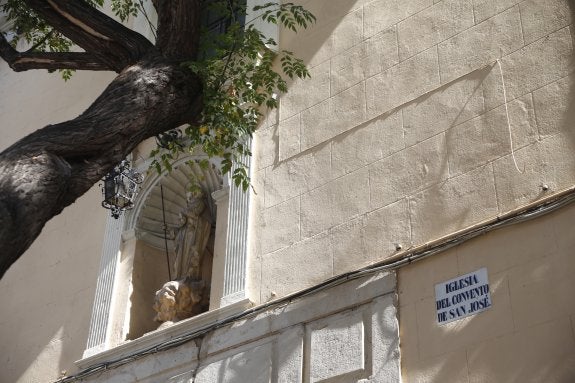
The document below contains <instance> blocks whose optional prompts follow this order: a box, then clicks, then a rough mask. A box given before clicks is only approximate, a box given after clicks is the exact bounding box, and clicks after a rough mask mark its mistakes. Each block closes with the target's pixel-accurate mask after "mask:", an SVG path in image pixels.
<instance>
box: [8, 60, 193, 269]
mask: <svg viewBox="0 0 575 383" xmlns="http://www.w3.org/2000/svg"><path fill="white" fill-rule="evenodd" d="M201 109H202V87H201V81H200V80H199V78H198V77H197V76H195V75H193V74H190V73H189V72H188V71H186V70H185V69H184V68H182V67H181V66H180V65H178V64H177V62H175V63H174V62H170V61H166V59H165V57H162V56H160V55H154V54H152V55H150V56H147V57H145V58H144V59H143V60H141V61H140V62H138V63H137V64H135V65H133V66H131V67H128V68H126V69H125V70H123V71H122V73H121V74H120V75H119V76H118V77H117V78H116V79H115V80H114V81H113V82H112V83H111V84H110V85H109V86H108V87H107V88H106V89H105V90H104V92H103V93H102V95H101V96H100V97H98V98H97V99H96V101H94V103H93V104H92V105H91V106H90V107H89V108H88V109H87V110H86V111H85V112H84V113H82V114H81V115H80V116H78V117H77V118H75V119H73V120H71V121H67V122H63V123H59V124H55V125H49V126H46V127H45V128H43V129H40V130H37V131H36V132H34V133H32V134H30V135H28V136H26V137H24V138H23V139H21V140H20V141H18V142H17V143H15V144H14V145H12V146H10V147H9V148H7V149H6V150H5V151H4V152H2V153H1V154H0V243H1V244H2V245H3V247H2V252H1V256H0V277H1V276H2V275H3V274H4V272H5V271H6V270H7V269H8V267H9V266H10V265H11V264H12V263H13V262H14V261H15V260H16V259H18V257H19V256H20V255H21V254H22V253H23V252H24V251H25V250H26V249H27V248H28V247H29V246H30V244H31V243H32V242H33V241H34V239H35V238H36V237H37V236H38V235H39V233H40V231H41V230H42V227H43V226H44V224H45V223H46V222H47V221H48V220H50V219H51V218H52V217H53V216H55V215H57V214H59V213H60V212H61V211H62V209H64V208H65V207H66V206H68V205H70V204H71V203H73V202H74V201H75V200H76V199H77V198H78V197H80V196H81V195H82V194H84V193H85V192H86V191H87V190H88V189H89V188H90V187H92V186H93V185H94V183H96V182H98V180H100V179H101V178H102V177H103V176H104V175H105V174H106V173H108V172H109V171H110V170H111V169H112V168H113V167H114V166H115V165H116V164H117V163H118V162H120V161H121V160H122V159H124V158H125V157H126V156H127V155H128V154H129V153H130V152H131V151H132V150H133V149H134V148H135V147H136V145H138V144H139V143H140V142H141V141H142V140H144V139H146V138H148V137H151V136H154V135H156V134H158V133H161V132H163V131H166V130H169V129H173V128H175V127H177V126H179V125H181V124H183V123H185V122H192V123H193V122H194V119H196V118H198V116H199V115H200V111H201Z"/></svg>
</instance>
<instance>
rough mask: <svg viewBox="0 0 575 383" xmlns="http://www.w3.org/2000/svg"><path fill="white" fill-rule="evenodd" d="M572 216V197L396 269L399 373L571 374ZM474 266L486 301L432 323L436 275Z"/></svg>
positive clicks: (541, 377) (550, 377) (451, 377)
mask: <svg viewBox="0 0 575 383" xmlns="http://www.w3.org/2000/svg"><path fill="white" fill-rule="evenodd" d="M574 217H575V206H574V205H571V206H568V207H566V208H563V209H561V210H558V211H556V212H554V213H552V214H549V215H546V216H543V217H540V218H538V219H536V220H533V221H528V222H524V223H520V224H516V225H512V226H509V227H506V228H503V229H500V230H496V231H493V232H489V233H486V234H485V235H483V236H481V237H477V238H475V239H473V240H471V241H469V242H466V243H463V244H461V245H459V246H457V247H455V248H452V249H449V250H448V251H445V252H444V253H442V254H438V255H437V256H434V257H430V258H427V259H425V260H422V261H421V263H420V264H418V263H416V264H413V265H410V266H408V267H406V268H405V269H403V270H402V271H401V273H400V301H402V297H403V298H405V299H404V300H403V301H404V302H405V303H404V305H403V306H402V308H401V312H402V317H401V321H402V325H401V342H402V345H401V346H402V353H403V358H402V369H403V376H404V381H406V382H408V383H410V382H417V381H425V382H445V381H458V382H459V381H461V382H468V381H470V382H471V381H482V382H510V383H524V382H572V381H573V379H574V378H575V367H574V366H575V338H574V337H573V330H572V327H573V323H572V318H573V313H574V312H575V305H574V302H573V299H572V297H573V294H574V293H575V282H574V281H573V278H572V277H571V276H572V274H573V272H574V270H575V262H574V261H573V257H572V249H573V246H574V245H575V242H574V240H573V237H572V235H570V234H571V233H570V232H571V229H570V228H571V225H569V222H570V221H572V220H573V219H574ZM481 267H487V269H488V279H489V286H490V293H491V301H492V307H490V308H489V309H488V310H486V311H484V312H481V313H478V314H476V315H473V316H469V317H466V318H462V319H459V320H457V321H453V322H450V323H446V324H443V325H438V324H437V319H436V307H435V292H434V284H435V283H441V282H444V281H446V280H449V279H451V278H453V277H456V276H457V275H463V274H465V273H468V272H472V271H474V270H477V269H478V268H481ZM447 269H449V270H447ZM422 280H423V281H422ZM418 283H419V284H418ZM415 285H417V287H420V288H418V289H414V286H415ZM415 290H417V291H415Z"/></svg>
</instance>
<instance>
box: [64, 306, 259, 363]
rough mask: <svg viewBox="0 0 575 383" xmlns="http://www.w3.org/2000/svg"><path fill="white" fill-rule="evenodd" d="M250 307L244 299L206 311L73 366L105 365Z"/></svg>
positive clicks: (84, 359)
mask: <svg viewBox="0 0 575 383" xmlns="http://www.w3.org/2000/svg"><path fill="white" fill-rule="evenodd" d="M252 306H253V303H252V302H251V301H250V300H249V299H247V298H246V299H243V300H241V301H238V302H235V303H233V304H231V305H229V306H226V307H223V308H220V309H217V310H213V311H208V312H205V313H202V314H199V315H196V316H195V317H193V318H189V319H186V320H183V321H181V322H177V323H174V324H173V325H171V326H169V327H166V328H163V329H159V330H156V331H152V332H149V333H146V334H144V335H142V336H141V337H139V338H137V339H134V340H131V341H126V342H125V343H123V344H121V345H119V346H117V347H114V348H112V349H109V350H104V351H99V350H94V351H95V352H96V353H95V354H94V355H91V356H89V357H86V358H83V359H80V360H78V361H76V362H75V364H76V366H78V368H79V369H85V368H88V367H90V366H93V365H96V364H99V363H105V362H109V361H111V360H115V359H119V358H121V357H123V356H126V355H130V354H134V353H136V352H138V351H142V350H144V349H147V348H150V347H153V346H156V345H158V344H160V343H162V342H165V341H168V340H171V339H174V338H177V337H179V336H182V335H185V334H189V333H193V332H195V331H197V330H200V329H202V328H204V327H206V326H209V325H211V324H213V323H215V322H216V321H218V320H220V319H223V318H227V317H229V316H231V315H233V314H237V313H240V312H242V311H244V310H246V309H248V308H250V307H252Z"/></svg>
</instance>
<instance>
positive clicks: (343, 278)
mask: <svg viewBox="0 0 575 383" xmlns="http://www.w3.org/2000/svg"><path fill="white" fill-rule="evenodd" d="M573 202H575V186H573V187H571V188H570V189H567V190H564V191H563V192H561V193H557V194H555V195H553V196H550V197H548V198H546V199H545V200H540V201H538V202H537V203H534V204H532V205H529V206H527V207H525V208H523V209H521V210H517V211H513V212H511V213H508V214H506V215H503V216H500V217H497V218H494V219H492V220H491V221H488V222H487V223H484V224H481V225H479V226H477V227H472V228H471V229H467V230H465V231H462V232H459V233H456V235H454V236H452V237H447V238H445V239H443V240H441V241H438V242H437V243H433V244H425V245H422V246H419V247H417V248H413V249H410V250H406V251H405V252H404V253H402V254H398V255H396V256H393V257H390V258H388V259H386V260H384V261H382V262H379V263H376V264H374V265H370V266H367V267H364V268H362V269H359V270H356V271H351V272H348V273H345V274H340V275H337V276H335V277H332V278H329V279H327V280H326V281H324V282H322V283H320V284H319V285H315V286H312V287H309V288H307V289H304V290H301V291H298V292H295V293H293V294H290V295H288V296H285V297H283V298H280V299H278V300H275V301H271V302H268V303H265V304H262V305H260V306H257V307H253V308H250V309H248V310H245V311H243V312H241V313H238V314H235V315H231V316H229V317H227V318H224V319H221V320H219V321H217V322H215V323H213V324H210V325H207V326H205V327H202V328H199V329H197V330H195V331H193V332H190V333H188V334H184V335H181V336H178V337H175V338H173V339H170V340H167V341H164V342H160V343H158V344H157V345H155V346H151V347H148V348H145V349H143V350H140V351H137V352H134V353H132V354H128V355H125V356H123V357H120V358H118V359H115V360H111V361H108V362H104V363H99V364H96V365H94V366H91V367H88V368H86V369H84V370H82V371H80V372H79V373H77V374H75V375H71V376H68V377H64V378H62V379H60V380H57V381H56V382H57V383H69V382H76V381H78V380H80V379H83V378H85V377H87V376H90V375H93V374H96V373H99V372H104V371H106V370H108V369H111V368H116V367H119V366H122V365H124V364H127V363H129V362H132V361H134V360H137V359H140V358H143V357H145V356H147V355H152V354H155V353H158V352H161V351H165V350H169V349H172V348H174V347H178V346H181V345H182V344H185V343H187V342H190V341H192V340H194V339H197V338H199V337H201V336H203V335H205V334H207V333H209V332H211V331H214V330H216V329H218V328H221V327H224V326H227V325H230V324H232V323H233V322H236V321H238V320H245V319H246V318H249V317H252V316H255V315H257V314H260V313H262V312H264V311H266V310H269V309H272V308H276V307H279V306H285V305H287V304H289V303H291V302H293V301H294V300H297V299H299V298H302V297H305V296H308V295H311V294H315V293H318V292H321V291H323V290H326V289H328V288H332V287H335V286H338V285H341V284H343V283H345V282H348V281H351V280H355V279H358V278H361V277H364V276H367V275H372V274H376V273H378V272H382V271H392V270H396V269H398V268H400V267H402V266H406V265H408V264H411V263H413V262H415V261H419V260H422V259H424V258H427V257H429V256H431V255H434V254H437V253H440V252H443V251H446V250H448V249H450V248H452V247H454V246H457V245H460V244H462V243H464V242H466V241H469V240H470V239H473V238H475V237H477V236H480V235H483V234H485V233H488V232H490V231H493V230H496V229H500V228H503V227H507V226H510V225H513V224H516V223H521V222H525V221H528V220H531V219H534V218H537V217H540V216H543V215H545V214H548V213H551V212H554V211H556V210H558V209H560V208H562V207H564V206H567V205H569V204H571V203H573Z"/></svg>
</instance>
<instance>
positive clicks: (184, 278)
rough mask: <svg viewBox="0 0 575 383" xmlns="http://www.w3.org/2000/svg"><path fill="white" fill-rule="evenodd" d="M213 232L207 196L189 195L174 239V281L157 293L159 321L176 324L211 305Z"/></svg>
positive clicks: (196, 193)
mask: <svg viewBox="0 0 575 383" xmlns="http://www.w3.org/2000/svg"><path fill="white" fill-rule="evenodd" d="M211 229H212V224H211V220H210V217H209V209H206V204H205V201H204V193H203V192H201V191H198V192H188V193H187V194H186V207H185V208H184V209H182V211H181V212H180V226H179V227H178V228H177V229H176V230H175V232H174V236H173V237H174V242H175V247H174V248H175V260H174V263H173V265H172V266H173V267H172V268H173V275H172V279H173V280H172V281H169V282H167V283H165V284H164V286H162V288H161V289H160V290H158V291H157V292H156V298H155V303H154V310H156V312H157V315H156V317H155V320H156V321H157V322H177V321H179V320H182V319H185V318H189V317H190V316H192V315H196V314H198V313H199V312H202V311H203V310H204V309H206V307H207V304H208V302H209V283H207V282H209V278H210V277H209V274H211V254H209V249H207V247H208V246H207V245H208V241H209V239H210V235H211ZM207 253H208V254H207ZM207 258H209V259H207ZM208 269H209V270H208ZM206 274H208V275H206ZM206 279H208V281H206Z"/></svg>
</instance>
